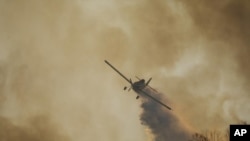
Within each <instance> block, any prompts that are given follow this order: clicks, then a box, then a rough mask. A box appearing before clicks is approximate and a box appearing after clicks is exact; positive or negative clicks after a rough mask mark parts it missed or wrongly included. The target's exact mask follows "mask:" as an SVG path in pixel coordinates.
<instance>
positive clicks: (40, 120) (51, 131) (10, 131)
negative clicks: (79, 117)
mask: <svg viewBox="0 0 250 141" xmlns="http://www.w3.org/2000/svg"><path fill="white" fill-rule="evenodd" d="M56 127H57V126H55V124H53V123H51V121H50V120H49V119H48V118H46V117H44V116H37V117H32V118H30V119H29V120H28V123H27V124H25V125H16V124H14V123H12V122H11V121H10V120H9V119H8V118H5V117H0V140H1V141H17V140H18V141H43V140H46V141H56V140H61V141H68V140H69V139H68V138H67V136H66V135H64V134H62V133H60V132H59V129H57V128H56Z"/></svg>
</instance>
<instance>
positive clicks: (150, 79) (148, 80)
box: [146, 77, 152, 86]
mask: <svg viewBox="0 0 250 141" xmlns="http://www.w3.org/2000/svg"><path fill="white" fill-rule="evenodd" d="M151 80H152V77H151V78H149V80H148V81H147V83H146V86H147V85H148V84H149V82H150V81H151Z"/></svg>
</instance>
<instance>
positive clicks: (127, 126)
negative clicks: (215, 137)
mask: <svg viewBox="0 0 250 141" xmlns="http://www.w3.org/2000/svg"><path fill="white" fill-rule="evenodd" d="M249 6H250V4H249V1H248V0H241V1H235V0H222V1H219V2H218V1H214V2H211V1H209V2H208V1H201V0H191V1H183V0H176V1H173V0H164V1H162V0H156V1H140V0H127V1H115V0H106V1H102V2H100V1H98V0H71V1H69V0H54V1H50V0H43V1H36V0H22V1H18V0H12V1H9V0H0V117H1V118H2V120H1V124H6V125H3V126H1V127H0V129H1V133H0V134H1V135H2V133H4V132H5V131H6V129H7V128H8V127H11V129H13V130H15V132H17V134H24V135H27V138H32V139H34V140H35V139H37V138H38V136H39V134H38V133H33V131H35V132H43V131H44V130H43V129H44V128H46V129H48V131H47V132H45V134H44V135H43V136H44V137H48V138H57V139H58V140H60V139H61V137H62V138H64V137H63V136H61V135H62V134H63V135H65V136H67V137H66V138H68V139H69V140H74V141H82V140H103V141H110V140H119V141H127V140H138V141H142V140H147V139H148V132H147V131H148V129H146V132H145V130H144V128H145V127H144V126H141V124H140V120H138V115H140V114H141V112H142V111H141V108H140V107H139V106H138V101H135V100H134V95H133V93H129V94H125V92H122V87H123V86H124V85H126V82H125V81H124V80H123V79H122V78H120V77H119V76H118V75H116V74H115V72H113V71H112V70H110V68H108V67H107V66H105V64H104V63H103V60H105V59H107V60H109V61H110V62H111V63H112V64H113V65H114V66H116V67H117V68H118V69H119V70H120V71H121V72H123V73H124V75H126V76H127V77H129V78H130V77H132V79H133V80H134V78H133V76H135V75H137V76H139V77H141V78H145V79H146V78H150V77H153V81H152V83H151V84H150V85H151V86H152V87H154V88H156V89H157V90H158V91H160V92H161V93H162V98H164V97H167V98H168V100H169V101H170V102H171V107H172V108H173V109H174V111H173V113H172V114H174V116H172V115H171V114H169V113H168V114H167V115H168V117H172V118H170V119H171V121H174V122H173V123H174V124H175V125H177V127H178V128H177V129H182V125H189V126H191V127H192V128H193V129H194V130H197V131H199V130H203V129H210V128H216V129H224V128H227V127H228V124H230V123H237V122H238V121H239V120H240V121H241V120H243V121H247V122H250V121H249V117H250V115H249V110H250V105H249V100H250V95H249V91H250V75H249V72H250V64H249V60H250V58H249V52H250V50H249V46H250V42H249V36H250V30H249V25H250V21H249V16H248V15H249V14H248V13H250V11H249V10H250V8H249ZM146 103H148V102H146ZM167 103H169V102H167ZM152 104H153V103H152ZM152 108H157V105H152ZM158 108H160V107H158ZM161 110H163V109H161V108H160V109H159V111H161ZM156 111H157V110H156ZM164 113H165V111H162V114H164ZM154 114H155V113H154ZM41 115H42V120H41V121H40V120H39V121H37V122H38V123H42V124H43V125H44V126H45V127H40V126H38V125H35V124H34V123H33V122H32V121H33V119H37V117H41ZM149 116H150V115H149ZM164 119H165V118H164ZM175 121H176V122H175ZM149 122H150V121H148V120H147V122H146V123H149ZM163 123H165V122H163ZM166 124H167V125H169V124H170V123H169V122H167V123H166ZM164 125H165V124H164ZM171 126H172V125H171V124H170V127H171ZM164 127H165V126H164ZM185 127H186V126H185ZM15 128H16V129H15ZM159 128H160V127H159ZM183 128H184V127H183ZM171 129H172V128H171ZM184 129H186V128H184ZM184 129H183V130H184ZM188 129H189V128H188ZM188 131H189V130H188ZM19 132H22V133H19ZM152 132H153V131H152ZM174 133H178V132H174ZM174 133H173V134H174ZM153 134H155V135H157V133H156V132H154V133H153ZM178 134H179V133H178ZM184 135H185V134H184ZM4 136H5V137H6V138H15V137H14V136H15V135H13V134H5V135H4ZM35 136H36V137H35ZM149 136H150V137H151V135H149ZM159 137H161V136H160V135H159ZM27 140H28V139H27ZM48 140H49V139H48Z"/></svg>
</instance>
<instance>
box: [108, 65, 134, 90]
mask: <svg viewBox="0 0 250 141" xmlns="http://www.w3.org/2000/svg"><path fill="white" fill-rule="evenodd" d="M104 62H105V63H106V64H108V65H109V66H110V67H111V68H112V69H113V70H115V71H116V72H117V73H118V74H120V75H121V76H122V77H123V78H124V79H125V80H127V81H128V83H130V84H131V85H132V84H133V83H132V81H131V80H129V79H128V78H127V77H126V76H124V75H123V74H122V73H121V72H120V71H118V70H117V69H116V68H115V67H114V66H112V65H111V64H110V63H109V62H108V61H107V60H104Z"/></svg>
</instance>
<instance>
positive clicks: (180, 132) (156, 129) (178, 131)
mask: <svg viewBox="0 0 250 141" xmlns="http://www.w3.org/2000/svg"><path fill="white" fill-rule="evenodd" d="M143 91H144V92H146V93H148V94H150V95H152V96H154V97H156V98H157V99H159V100H162V98H161V96H162V95H160V94H159V93H158V92H157V91H155V90H153V89H152V88H150V87H146V88H144V89H143ZM139 95H140V96H141V97H142V101H143V102H142V105H141V107H142V109H143V111H142V114H141V115H140V119H141V121H142V124H143V125H146V126H147V127H148V128H149V129H150V131H151V132H152V133H153V135H154V140H155V141H167V140H174V141H185V140H189V139H190V138H191V135H192V132H191V131H190V129H188V128H187V127H186V126H185V123H183V122H182V121H181V120H180V119H179V117H178V115H176V114H174V111H169V110H168V109H166V108H165V107H162V105H160V104H159V103H156V102H155V101H153V100H151V99H148V97H146V96H144V94H143V93H139ZM165 102H167V101H165ZM166 104H169V103H166Z"/></svg>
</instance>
